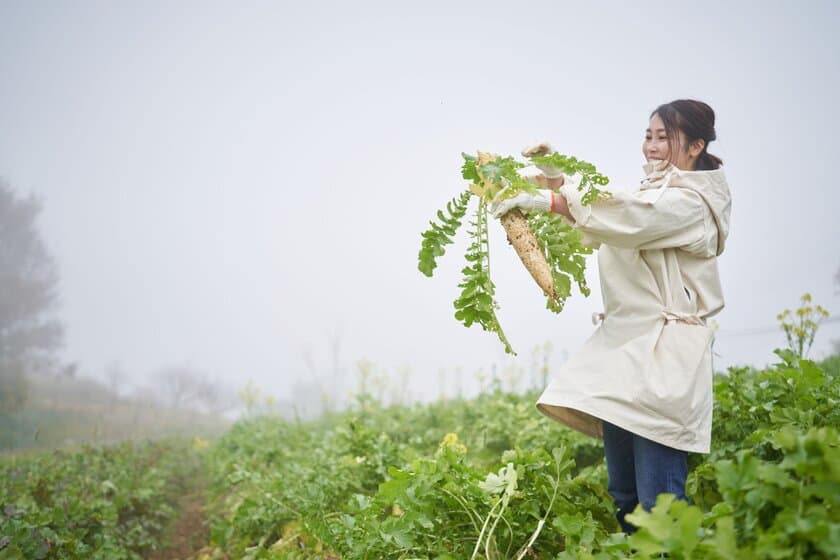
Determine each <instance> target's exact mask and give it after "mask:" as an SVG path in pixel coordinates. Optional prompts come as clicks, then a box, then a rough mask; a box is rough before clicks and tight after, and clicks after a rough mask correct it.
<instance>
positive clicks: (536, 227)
mask: <svg viewBox="0 0 840 560" xmlns="http://www.w3.org/2000/svg"><path fill="white" fill-rule="evenodd" d="M528 225H529V226H530V227H531V231H533V232H534V233H535V234H536V236H537V242H539V244H540V249H541V250H542V252H543V254H544V255H545V257H546V261H547V262H548V265H549V266H550V267H551V276H552V278H554V290H555V297H554V298H548V299H547V300H546V306H547V307H548V309H550V310H551V311H553V312H555V313H559V312H561V311H563V306H564V305H565V303H566V299H567V298H568V297H569V296H570V295H571V294H572V283H573V282H574V283H576V284H577V286H578V289H579V290H580V293H582V294H583V295H585V296H588V295H589V286H587V285H586V277H585V276H584V272H585V270H586V257H584V255H588V254H591V253H592V249H591V248H589V247H586V246H584V245H583V244H581V238H582V235H581V233H580V232H579V231H577V230H576V229H575V228H573V227H571V226H569V225H567V224H566V223H565V222H564V221H563V219H562V218H561V217H560V216H558V215H556V214H532V215H531V216H529V217H528Z"/></svg>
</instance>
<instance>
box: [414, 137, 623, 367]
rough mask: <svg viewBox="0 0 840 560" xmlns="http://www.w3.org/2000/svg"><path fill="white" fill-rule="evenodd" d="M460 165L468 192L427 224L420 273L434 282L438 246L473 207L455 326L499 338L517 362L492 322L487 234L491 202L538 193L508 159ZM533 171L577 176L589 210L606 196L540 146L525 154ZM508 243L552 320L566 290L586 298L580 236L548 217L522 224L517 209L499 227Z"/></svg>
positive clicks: (586, 174)
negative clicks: (479, 329) (543, 299)
mask: <svg viewBox="0 0 840 560" xmlns="http://www.w3.org/2000/svg"><path fill="white" fill-rule="evenodd" d="M462 155H463V157H464V165H463V167H462V168H461V174H462V176H463V177H464V179H466V180H467V181H470V185H469V188H468V190H466V191H465V192H463V193H461V194H460V195H459V196H457V197H455V198H453V199H452V200H451V201H450V202H449V203H448V204H447V205H446V209H445V210H439V211H438V212H437V218H438V221H437V222H436V221H432V222H430V224H431V228H430V229H428V230H426V231H425V232H423V242H422V245H421V248H420V254H419V255H418V260H419V263H418V268H419V269H420V272H422V273H423V274H425V275H426V276H432V274H433V272H434V269H435V268H436V267H437V258H438V257H440V256H442V255H443V254H444V253H445V249H444V246H445V245H448V244H450V243H452V241H453V237H454V236H455V233H456V231H457V230H458V228H459V227H460V226H461V223H462V221H463V218H464V216H465V215H466V213H467V209H468V205H469V202H470V200H471V198H473V197H474V198H476V199H478V205H477V207H476V209H475V213H474V215H473V220H472V221H470V226H471V227H470V229H469V232H468V233H469V236H470V245H469V247H468V248H467V252H466V255H465V258H466V260H467V266H466V267H465V268H464V269H463V271H462V272H463V275H464V278H463V280H462V281H461V283H460V284H458V287H459V288H461V294H460V295H459V296H458V298H457V299H456V300H455V302H454V304H455V310H456V311H455V318H456V319H458V320H459V321H460V322H462V323H463V324H464V326H467V327H469V326H471V325H472V324H473V323H478V324H479V325H481V327H482V328H483V329H484V330H485V331H491V332H494V333H496V334H497V335H498V337H499V339H500V340H501V341H502V343H503V344H504V345H505V351H506V352H508V353H511V354H515V352H514V351H513V348H512V347H511V345H510V342H509V341H508V339H507V337H506V336H505V334H504V331H503V330H502V327H501V325H500V324H499V320H498V318H497V317H496V309H497V308H498V307H499V306H498V304H497V303H496V286H495V284H493V281H492V280H491V278H490V243H489V234H488V225H487V224H488V219H487V216H488V207H489V205H490V204H491V203H492V202H493V200H494V199H495V200H501V199H506V198H512V197H514V196H516V195H517V194H519V193H522V192H531V193H533V192H536V191H537V190H538V189H539V187H538V186H536V185H534V184H533V183H531V182H529V181H528V179H526V178H525V177H522V176H521V175H520V174H519V173H518V171H517V170H519V169H521V168H523V167H526V166H527V164H526V163H522V162H520V161H517V160H516V159H514V158H513V157H502V156H499V155H497V154H492V153H489V152H480V151H479V152H478V157H475V156H471V155H469V154H462ZM523 155H525V156H526V157H528V159H529V160H530V162H531V163H533V164H535V165H537V166H539V167H540V168H541V169H552V168H553V169H554V170H557V171H560V172H562V173H564V174H567V175H573V174H578V175H579V177H580V182H579V186H578V188H579V189H580V190H582V191H585V193H584V195H583V197H582V200H583V203H584V204H589V203H591V202H592V201H593V200H595V199H596V198H599V197H605V196H609V193H608V192H606V191H602V190H599V189H598V186H604V185H606V184H607V183H608V182H609V180H608V179H607V178H606V177H605V176H603V175H601V174H600V173H598V172H597V170H596V169H595V166H593V165H592V164H590V163H586V162H584V161H580V160H577V159H576V158H573V157H569V156H564V155H562V154H558V153H551V148H550V146H549V145H548V144H540V145H537V146H535V147H534V148H531V149H528V150H526V151H525V152H523ZM500 221H501V223H502V226H503V227H504V229H505V231H506V233H507V237H508V241H509V242H510V244H511V245H513V247H514V249H515V250H516V253H517V254H518V255H519V258H520V259H521V260H522V262H523V264H524V265H525V268H526V269H527V270H528V272H530V273H531V276H532V277H533V278H534V280H535V281H536V282H537V285H538V286H539V287H540V288H541V290H542V292H543V294H544V295H545V296H546V298H547V303H546V307H547V308H548V309H550V310H551V311H554V312H555V313H559V312H560V311H562V310H563V305H564V304H565V302H566V299H567V298H568V297H569V295H571V290H572V282H573V281H574V282H575V283H577V285H578V288H579V289H580V292H581V293H582V294H584V295H589V287H588V286H587V285H586V279H585V278H584V269H585V266H586V260H585V255H587V254H590V253H591V252H592V250H591V249H590V248H588V247H586V246H584V245H582V244H581V236H580V234H579V233H578V232H577V231H576V230H575V229H574V228H572V227H571V226H569V225H568V224H566V223H565V222H563V219H562V218H561V217H560V216H558V215H556V214H552V213H550V212H534V213H532V214H530V215H529V216H527V217H526V216H525V215H524V214H523V213H522V212H521V211H520V210H519V209H515V210H512V211H510V212H508V213H507V214H505V215H503V216H502V217H501V219H500Z"/></svg>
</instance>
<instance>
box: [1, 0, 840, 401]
mask: <svg viewBox="0 0 840 560" xmlns="http://www.w3.org/2000/svg"><path fill="white" fill-rule="evenodd" d="M838 28H840V17H838V8H837V4H836V3H833V2H829V1H823V2H809V3H806V4H796V3H793V2H758V1H754V2H741V3H737V4H735V3H731V2H714V1H713V2H703V3H700V4H697V3H694V4H692V3H689V4H678V3H674V2H634V3H619V2H587V3H584V2H531V3H525V4H519V5H516V6H515V5H514V4H513V3H509V2H480V3H479V2H469V3H467V2H462V3H453V2H422V3H413V4H411V5H407V4H405V3H399V2H365V1H362V2H351V3H343V2H328V3H305V2H296V3H286V2H253V1H239V2H207V1H200V2H199V1H181V2H162V1H144V2H132V3H130V2H109V1H104V0H103V1H99V2H93V1H82V0H73V1H69V0H68V1H51V2H46V1H39V2H29V1H27V2H23V1H11V0H0V76H2V78H0V79H1V80H2V81H0V177H2V178H3V179H4V180H5V181H6V182H7V183H8V184H9V185H10V186H11V187H12V188H13V189H15V190H16V191H17V192H18V193H20V194H21V195H28V194H30V193H32V194H35V195H36V196H38V197H39V198H40V199H41V201H42V203H43V211H42V213H41V215H40V217H39V222H38V224H39V229H40V231H41V234H42V236H43V239H44V242H45V243H46V245H47V246H48V248H49V250H50V252H51V253H52V255H53V257H54V259H55V262H56V265H57V269H58V272H59V275H60V306H59V307H58V308H57V312H56V315H57V317H58V318H59V319H60V320H61V321H62V322H63V324H64V326H65V343H64V346H63V348H62V349H61V351H60V356H61V359H62V360H64V361H66V362H67V363H75V364H77V366H78V369H79V371H80V372H83V373H84V374H86V375H90V376H94V377H98V378H101V379H106V378H107V375H108V374H107V372H108V371H109V368H111V369H113V364H115V363H118V364H119V365H120V367H121V368H122V369H123V370H125V372H127V374H128V375H130V376H133V379H134V380H135V382H136V383H137V384H141V383H146V382H152V383H153V382H154V375H155V372H158V371H160V370H163V369H165V368H171V367H184V368H192V369H194V370H197V371H202V372H205V373H206V374H207V375H208V376H209V377H211V378H213V379H217V380H219V381H220V382H221V383H224V384H226V385H227V386H229V387H231V388H235V389H237V390H238V389H241V388H243V387H245V385H246V383H248V382H249V381H250V382H251V383H252V384H253V386H256V387H259V388H260V390H261V391H263V392H264V393H265V394H271V395H275V396H276V397H277V398H279V399H288V398H295V399H301V398H303V399H306V398H310V397H313V395H316V394H317V391H314V392H313V391H309V392H307V391H304V390H302V389H301V388H302V387H304V386H305V385H306V384H309V386H310V387H312V386H319V387H321V388H322V389H323V390H325V391H327V392H328V393H330V394H331V398H333V399H334V400H335V401H336V402H342V400H346V399H347V398H349V394H350V392H351V390H352V389H353V387H355V386H356V382H357V381H356V374H357V372H358V369H359V366H358V364H359V361H360V360H367V362H363V364H368V365H367V366H363V367H368V368H369V369H372V370H375V371H376V372H379V373H380V374H383V375H387V376H389V377H390V378H391V379H392V384H393V388H396V389H399V390H400V391H402V392H403V395H404V396H406V397H408V398H414V399H431V398H436V397H438V396H440V395H452V394H455V393H457V392H458V391H459V390H461V391H464V392H465V393H471V392H475V391H476V390H477V388H478V387H479V385H480V384H481V383H484V382H485V381H482V380H480V379H479V377H482V376H483V377H484V378H486V377H487V376H488V375H492V373H493V372H495V373H497V374H500V375H501V374H502V373H504V372H508V374H510V375H513V376H514V377H515V375H516V374H517V372H520V373H521V372H525V373H524V374H523V375H525V377H526V379H524V380H523V382H522V383H523V385H524V384H526V383H527V382H528V379H527V376H528V375H529V374H528V373H527V372H529V371H531V369H532V368H531V363H532V361H533V360H534V357H533V350H534V349H535V348H538V347H542V346H543V345H544V344H545V343H546V342H547V341H548V342H550V344H551V347H552V351H551V355H550V362H551V364H552V367H555V366H556V365H557V364H559V363H561V362H562V360H563V359H564V356H567V355H569V354H571V353H574V352H575V351H577V349H579V348H580V346H581V344H582V343H583V341H584V340H585V339H586V338H587V337H588V336H589V334H590V333H591V332H592V331H593V329H594V327H593V325H592V324H591V321H590V316H591V314H592V312H595V311H600V310H601V309H602V307H601V300H600V298H601V295H600V292H599V290H598V271H597V267H596V263H595V260H594V255H593V256H592V257H590V259H589V267H588V269H587V279H588V282H589V284H590V286H591V287H592V294H591V296H590V297H588V298H584V297H582V296H581V295H580V294H578V293H577V292H573V297H572V298H571V299H570V300H569V303H568V304H567V308H566V310H565V311H564V312H563V313H562V314H560V315H553V314H551V313H549V312H548V311H546V310H545V309H544V301H543V299H542V297H541V296H540V292H539V290H538V289H537V288H536V286H535V285H534V284H533V282H532V280H531V279H530V278H529V277H528V276H527V273H526V272H525V270H524V269H523V268H522V265H521V263H519V261H518V260H517V258H516V256H515V255H514V254H513V252H512V250H511V249H510V248H509V247H508V246H507V244H506V243H505V241H504V234H503V231H502V229H501V227H499V226H498V224H491V225H492V226H494V227H493V229H491V236H492V249H491V250H492V254H493V271H492V272H493V276H494V279H495V281H496V285H497V292H496V294H497V297H498V301H499V303H500V305H501V309H500V311H499V318H500V320H501V322H502V324H503V326H504V327H505V331H506V333H507V335H508V337H509V339H510V340H511V342H512V344H513V345H514V347H515V348H516V349H517V350H518V351H519V356H518V357H517V358H511V357H507V356H505V355H504V352H503V349H502V346H501V345H500V344H499V342H498V340H497V339H495V337H494V336H493V335H492V334H490V333H485V332H483V331H481V330H480V329H479V328H478V327H473V328H471V329H465V328H464V327H463V326H462V325H460V324H459V323H458V322H456V321H455V319H454V318H453V312H454V310H453V308H452V300H453V299H454V298H455V297H456V295H457V294H458V288H457V284H458V282H459V281H460V269H461V268H462V266H463V262H464V261H463V251H464V249H465V245H466V239H465V237H464V236H463V235H462V236H460V237H459V238H458V240H457V242H456V244H455V245H454V246H450V248H449V249H448V251H447V254H446V255H445V256H444V257H443V258H441V260H440V266H439V268H438V269H437V270H436V273H435V277H434V278H431V279H429V278H426V277H424V276H423V275H421V274H420V273H419V272H418V270H417V252H418V250H419V247H420V233H421V232H422V231H423V230H424V229H425V228H426V227H427V225H428V220H429V219H431V218H432V217H433V216H434V213H435V212H436V210H437V209H438V208H441V207H442V206H443V205H444V204H445V203H446V201H448V200H449V199H450V198H452V197H453V196H455V195H456V194H458V193H459V192H460V191H461V190H462V189H463V187H464V182H463V180H462V179H461V177H460V164H461V155H460V154H461V152H463V151H466V152H472V151H474V150H476V149H482V150H490V151H495V152H500V153H508V154H518V153H519V151H520V150H521V148H522V147H523V146H524V145H526V144H529V143H532V142H534V141H535V140H543V139H545V140H550V141H551V142H552V143H553V144H554V145H555V147H556V148H557V149H558V150H559V151H562V152H564V153H569V154H573V155H577V156H578V157H581V158H583V159H586V160H588V161H592V162H593V163H595V164H596V165H597V166H598V168H599V170H601V171H602V172H603V173H605V174H606V175H608V176H609V177H610V179H611V186H612V188H614V189H632V188H633V187H634V186H635V185H637V184H638V180H639V178H640V174H641V164H642V163H643V158H642V155H641V141H642V138H643V135H644V129H645V128H646V126H647V119H648V115H649V114H650V112H651V111H652V110H653V109H654V108H655V107H656V106H657V105H659V104H661V103H664V102H667V101H671V100H673V99H676V98H682V97H691V98H696V99H701V100H704V101H706V102H708V103H709V104H710V105H711V106H712V107H713V108H714V109H715V111H716V114H717V135H718V140H717V141H716V142H713V143H712V144H711V145H710V147H709V151H710V152H712V153H714V154H716V155H718V156H720V157H721V158H722V159H723V161H724V169H725V172H726V175H727V178H728V180H729V182H730V186H731V189H732V193H733V207H732V226H731V230H730V236H729V241H728V246H727V249H726V252H725V253H724V254H723V255H722V257H721V258H720V268H721V279H722V284H723V289H724V294H725V297H726V302H727V305H726V308H725V309H724V310H723V311H722V312H721V313H720V314H719V315H718V316H717V317H716V318H715V320H716V321H717V324H718V325H719V327H720V330H719V333H718V337H717V340H716V342H715V351H716V353H717V355H716V357H715V367H716V369H718V370H720V369H723V368H725V367H728V366H730V365H737V364H747V363H749V364H755V365H764V364H766V363H769V362H772V361H773V360H774V356H773V354H772V349H773V348H774V347H777V346H783V345H784V344H785V340H784V335H783V334H782V332H781V331H780V330H779V329H778V328H777V327H776V323H777V322H776V315H777V314H778V313H779V312H780V311H781V310H782V309H784V308H795V307H796V306H797V305H798V301H799V297H800V295H802V294H803V293H804V292H810V293H811V294H812V296H813V298H814V301H815V302H816V303H819V304H821V305H823V306H824V307H826V308H827V309H828V310H829V311H831V312H832V314H833V316H835V317H836V315H837V313H838V312H840V293H838V288H840V286H838V283H837V282H836V281H835V274H836V273H837V271H838V268H840V242H839V241H840V220H838V219H837V216H838V209H840V204H839V203H840V195H838V189H837V187H836V184H835V183H836V179H835V174H834V170H833V164H834V163H835V162H834V157H835V156H834V153H833V152H834V149H835V146H836V136H837V129H838V126H837V125H838V124H840V119H838V116H840V110H839V109H838V103H837V99H840V71H839V70H838V68H839V67H838V64H837V61H838V60H840V40H838V38H837V34H836V30H837V29H838ZM839 325H840V323H838V322H837V321H836V320H832V321H829V322H826V323H825V324H824V325H823V326H822V328H821V330H820V332H819V334H818V335H817V338H816V340H815V343H814V347H813V349H812V351H811V355H812V357H820V356H824V355H826V354H828V353H829V352H830V350H831V348H832V341H833V340H837V339H840V326H839ZM296 386H297V390H296V389H295V387H296ZM297 404H298V405H301V406H304V405H306V403H301V402H300V401H299V400H298V403H297Z"/></svg>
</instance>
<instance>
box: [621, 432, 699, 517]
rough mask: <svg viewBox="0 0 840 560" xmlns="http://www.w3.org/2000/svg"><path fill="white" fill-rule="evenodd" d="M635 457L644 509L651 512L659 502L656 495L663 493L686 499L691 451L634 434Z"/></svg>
mask: <svg viewBox="0 0 840 560" xmlns="http://www.w3.org/2000/svg"><path fill="white" fill-rule="evenodd" d="M633 456H634V457H635V460H636V465H635V466H636V490H637V491H638V496H639V501H640V502H641V503H642V507H643V508H645V509H646V510H648V511H650V508H652V507H653V506H654V505H656V496H657V495H659V494H661V493H663V492H669V493H671V494H676V496H677V499H678V500H683V501H686V497H685V479H686V476H687V475H688V453H686V452H685V451H680V450H679V449H674V448H673V447H668V446H667V445H662V444H661V443H656V442H655V441H651V440H649V439H646V438H643V437H642V436H639V435H634V436H633Z"/></svg>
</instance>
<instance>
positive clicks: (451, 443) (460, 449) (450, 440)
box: [438, 432, 467, 455]
mask: <svg viewBox="0 0 840 560" xmlns="http://www.w3.org/2000/svg"><path fill="white" fill-rule="evenodd" d="M447 448H448V449H451V450H452V451H454V452H455V453H457V454H459V455H463V454H465V453H466V452H467V447H466V446H465V445H463V444H460V443H458V434H456V433H454V432H449V433H448V434H446V435H445V436H443V441H441V442H440V446H439V447H438V450H439V451H442V450H443V449H447Z"/></svg>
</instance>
